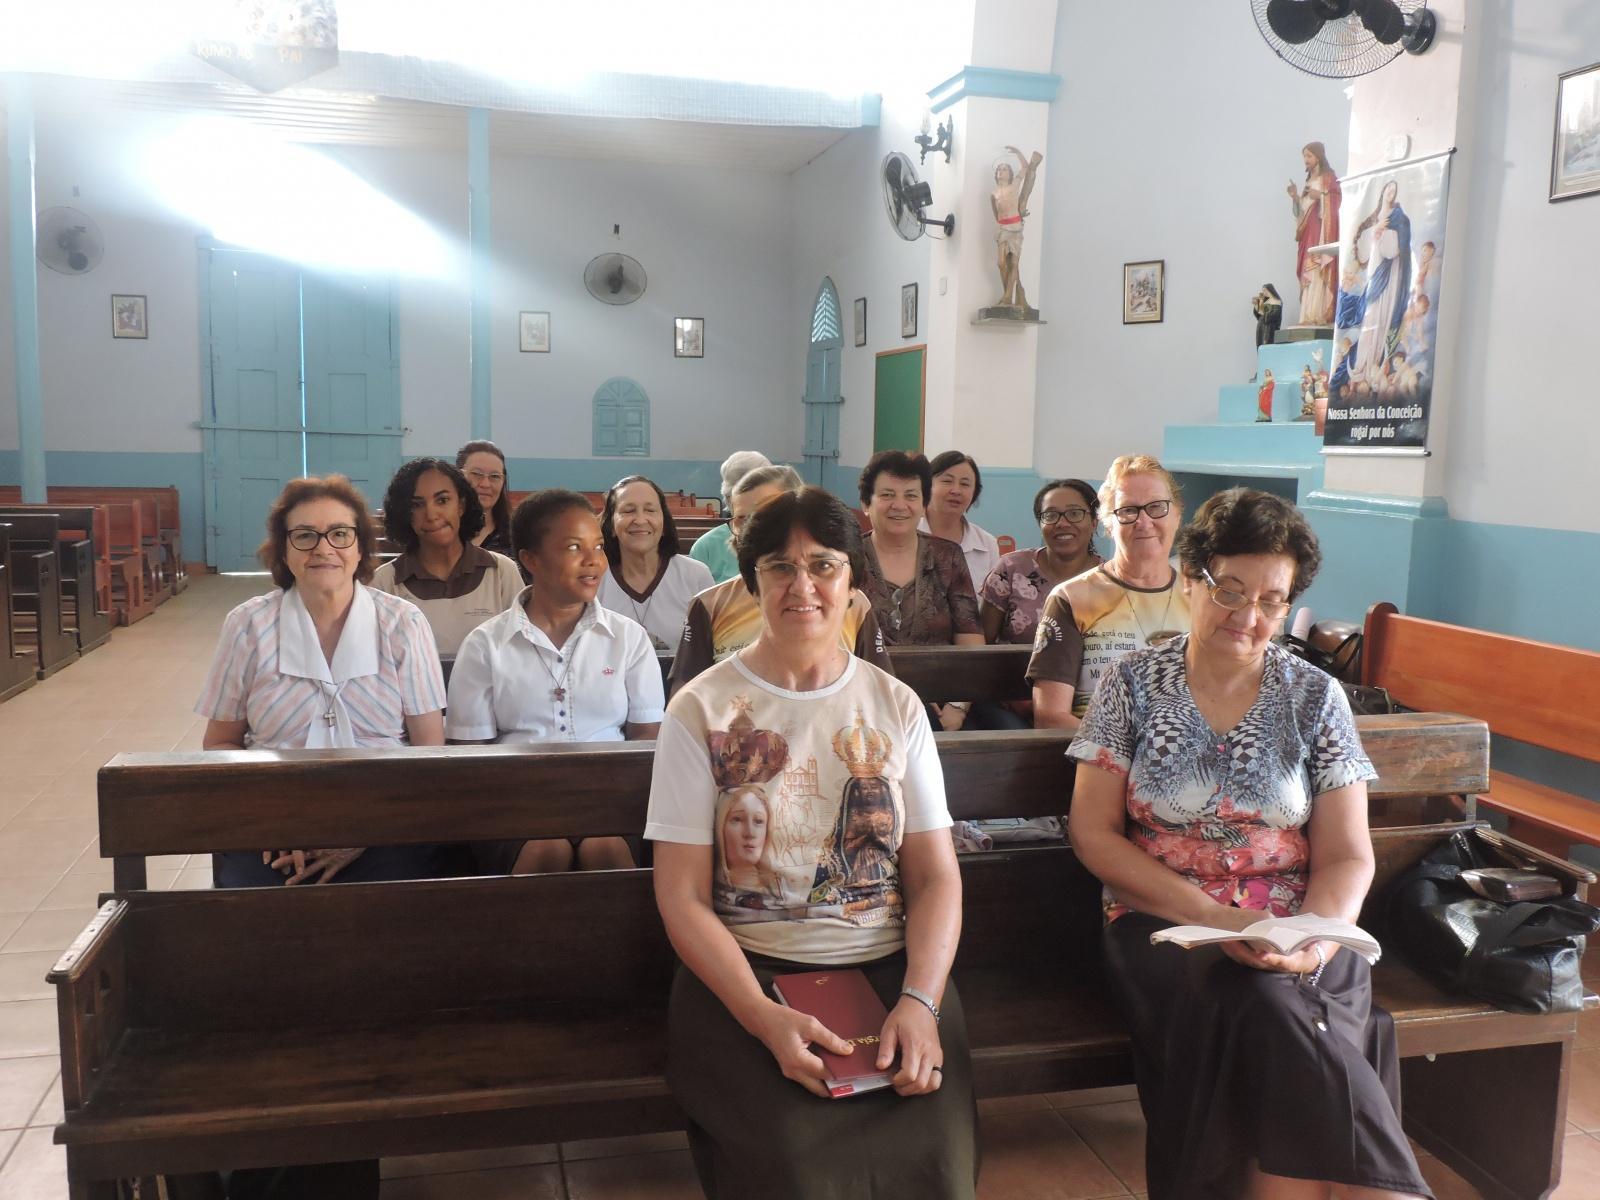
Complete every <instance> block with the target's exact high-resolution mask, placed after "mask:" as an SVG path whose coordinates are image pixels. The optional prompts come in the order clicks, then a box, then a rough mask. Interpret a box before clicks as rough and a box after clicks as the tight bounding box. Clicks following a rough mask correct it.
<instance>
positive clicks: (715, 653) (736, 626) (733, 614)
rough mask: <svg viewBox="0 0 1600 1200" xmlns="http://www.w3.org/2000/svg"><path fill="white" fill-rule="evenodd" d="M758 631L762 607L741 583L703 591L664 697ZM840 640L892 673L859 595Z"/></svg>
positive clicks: (749, 640) (691, 612)
mask: <svg viewBox="0 0 1600 1200" xmlns="http://www.w3.org/2000/svg"><path fill="white" fill-rule="evenodd" d="M761 629H762V618H761V605H760V604H759V603H757V601H756V598H755V597H754V596H752V595H751V594H750V589H749V588H747V587H745V585H744V580H743V579H741V578H739V577H738V576H735V577H734V578H732V579H729V580H727V581H726V582H725V583H719V584H717V585H716V587H710V588H707V589H706V590H705V591H703V592H701V593H700V594H699V595H698V596H696V597H695V598H694V600H693V601H691V602H690V604H689V615H688V618H687V619H686V620H685V621H684V623H683V636H682V637H680V638H679V639H678V652H677V653H676V654H674V655H673V656H672V670H671V672H670V673H669V674H668V675H667V691H668V693H669V694H670V693H672V692H675V691H677V690H678V689H679V688H681V687H682V686H683V685H684V684H686V683H688V682H689V681H690V680H691V679H693V678H694V677H695V676H696V675H698V674H700V672H701V671H704V670H705V669H706V668H707V667H710V666H712V665H714V664H716V663H719V662H721V661H722V660H723V659H725V658H727V657H728V655H730V654H733V653H735V652H737V651H739V650H743V649H744V648H745V647H746V646H748V645H750V644H751V643H752V642H754V641H755V640H756V638H758V637H760V636H761ZM839 638H840V641H841V643H842V644H843V645H844V648H845V649H846V650H848V651H850V653H852V654H855V655H857V656H858V657H861V658H864V659H866V660H867V661H868V662H870V663H871V664H872V665H873V666H875V667H880V668H882V669H883V670H885V671H888V672H889V674H891V675H893V674H894V668H893V667H891V666H890V665H889V650H888V647H887V646H886V645H885V644H884V640H883V634H882V633H881V632H880V631H879V629H878V618H877V617H876V616H875V615H874V614H873V611H872V601H870V600H868V599H867V598H866V596H864V595H863V594H862V593H860V592H859V591H856V592H851V593H850V607H849V608H848V609H847V610H846V611H845V616H844V625H843V627H842V628H841V629H840V630H839Z"/></svg>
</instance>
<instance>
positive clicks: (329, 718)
mask: <svg viewBox="0 0 1600 1200" xmlns="http://www.w3.org/2000/svg"><path fill="white" fill-rule="evenodd" d="M322 719H323V721H324V722H325V723H326V724H329V725H332V724H333V723H334V715H333V709H331V708H330V709H329V710H328V711H327V712H325V713H323V714H322Z"/></svg>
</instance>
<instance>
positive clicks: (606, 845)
mask: <svg viewBox="0 0 1600 1200" xmlns="http://www.w3.org/2000/svg"><path fill="white" fill-rule="evenodd" d="M511 540H512V545H513V546H515V547H516V548H517V551H518V559H519V560H520V561H521V563H522V565H523V566H524V567H525V568H526V569H527V571H528V576H529V578H530V579H531V580H532V581H533V582H532V584H531V585H530V586H529V587H527V588H524V589H523V590H522V592H521V593H520V594H519V595H518V596H517V598H516V602H515V603H514V604H512V605H511V606H510V607H509V608H507V609H506V611H504V612H502V613H500V614H499V615H498V616H496V617H493V618H491V619H490V620H488V621H486V622H484V624H482V625H480V626H478V627H477V628H476V629H474V630H473V631H472V632H471V633H469V634H468V635H467V637H466V640H465V641H463V642H462V643H461V651H460V653H459V654H458V655H457V656H456V665H455V670H454V672H453V673H452V674H451V676H450V706H449V720H448V724H447V732H448V733H449V736H450V740H451V741H452V742H502V743H504V742H620V741H623V740H624V739H626V740H628V741H639V740H648V739H651V738H654V737H655V736H656V730H657V729H658V727H659V725H660V721H661V712H662V708H663V704H664V700H663V694H662V682H661V666H660V664H659V663H658V662H657V660H656V655H655V649H654V648H653V647H652V646H651V644H650V638H649V635H648V634H646V633H645V631H644V629H643V628H641V627H640V626H639V625H638V624H637V623H636V622H634V621H633V620H631V619H629V618H627V617H624V616H621V615H619V614H617V613H614V612H610V611H608V610H607V609H605V608H603V607H601V606H600V605H599V604H597V603H595V594H596V593H597V592H598V591H599V589H600V581H601V579H602V578H604V576H605V573H606V557H605V546H604V542H603V539H602V538H601V536H600V523H599V522H598V521H597V520H595V516H594V509H592V508H591V507H590V506H589V502H588V501H587V500H586V499H584V498H583V497H582V496H581V495H579V494H578V493H577V492H569V491H565V490H562V489H560V488H551V489H549V490H547V491H542V492H535V493H533V494H532V495H531V496H529V497H527V498H526V499H525V500H523V502H522V503H521V504H519V505H518V506H517V511H516V513H515V514H514V515H513V516H512V518H511ZM475 850H476V852H477V857H478V864H479V867H480V869H482V870H484V871H485V872H487V873H490V874H504V873H507V872H510V873H511V874H518V875H521V874H529V873H532V872H536V871H565V870H570V869H571V868H572V867H573V865H574V863H576V865H577V866H578V867H579V868H580V869H599V868H607V867H631V866H633V865H634V863H633V856H632V854H631V853H630V852H629V850H628V846H627V843H626V842H624V841H623V839H622V838H619V837H601V838H581V839H575V840H573V841H571V842H568V841H563V840H553V839H540V840H537V841H529V842H495V843H486V844H480V845H478V846H476V847H475Z"/></svg>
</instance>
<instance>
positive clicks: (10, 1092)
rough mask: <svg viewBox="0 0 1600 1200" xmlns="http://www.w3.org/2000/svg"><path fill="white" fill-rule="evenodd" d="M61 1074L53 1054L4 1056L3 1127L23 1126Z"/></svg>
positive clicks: (0, 1085)
mask: <svg viewBox="0 0 1600 1200" xmlns="http://www.w3.org/2000/svg"><path fill="white" fill-rule="evenodd" d="M59 1074H60V1067H59V1066H58V1064H57V1063H56V1061H55V1059H53V1058H42V1057H41V1058H0V1129H21V1128H22V1127H23V1126H24V1125H27V1124H29V1123H30V1119H31V1118H32V1117H33V1114H34V1112H35V1111H37V1109H38V1108H39V1102H40V1101H41V1100H43V1099H44V1094H45V1092H47V1091H49V1090H50V1084H51V1081H52V1080H54V1079H55V1078H56V1077H57V1076H58V1075H59Z"/></svg>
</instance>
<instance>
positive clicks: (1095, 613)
mask: <svg viewBox="0 0 1600 1200" xmlns="http://www.w3.org/2000/svg"><path fill="white" fill-rule="evenodd" d="M1187 632H1189V598H1188V597H1187V596H1185V595H1184V594H1183V587H1182V585H1181V584H1180V583H1179V580H1178V572H1177V570H1176V569H1174V570H1173V572H1172V582H1171V583H1169V584H1168V585H1167V586H1166V587H1162V588H1140V587H1134V586H1133V585H1132V584H1130V583H1123V582H1122V580H1120V579H1118V578H1117V577H1116V576H1115V575H1113V574H1112V573H1111V572H1110V570H1109V569H1108V568H1107V567H1106V566H1105V565H1104V564H1101V565H1100V566H1098V567H1094V568H1092V569H1090V570H1088V571H1085V572H1084V573H1083V574H1082V575H1074V576H1073V577H1072V578H1071V579H1069V580H1067V581H1066V582H1065V583H1058V584H1057V585H1056V586H1055V588H1054V589H1053V590H1052V591H1051V593H1050V595H1049V598H1048V599H1046V600H1045V602H1044V610H1043V611H1042V612H1041V613H1040V614H1039V628H1038V630H1037V631H1036V632H1035V633H1034V636H1033V654H1032V656H1031V657H1030V658H1029V659H1028V684H1029V686H1030V687H1031V686H1032V685H1034V684H1037V683H1042V682H1046V681H1048V682H1052V683H1065V684H1069V685H1070V686H1071V687H1072V689H1073V693H1072V715H1073V716H1075V717H1080V718H1081V717H1082V716H1083V714H1084V713H1085V712H1087V711H1088V710H1089V699H1090V697H1091V696H1093V695H1094V689H1095V685H1096V684H1097V683H1098V682H1099V681H1100V677H1101V676H1102V675H1103V674H1104V673H1105V670H1106V668H1107V667H1109V666H1110V665H1111V664H1112V663H1114V662H1116V661H1117V660H1118V659H1119V658H1121V657H1122V656H1123V655H1124V654H1127V653H1129V652H1130V651H1133V650H1144V649H1148V648H1149V647H1151V646H1159V645H1161V644H1162V643H1163V642H1167V641H1170V640H1171V639H1172V638H1174V637H1176V636H1178V634H1180V633H1187Z"/></svg>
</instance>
